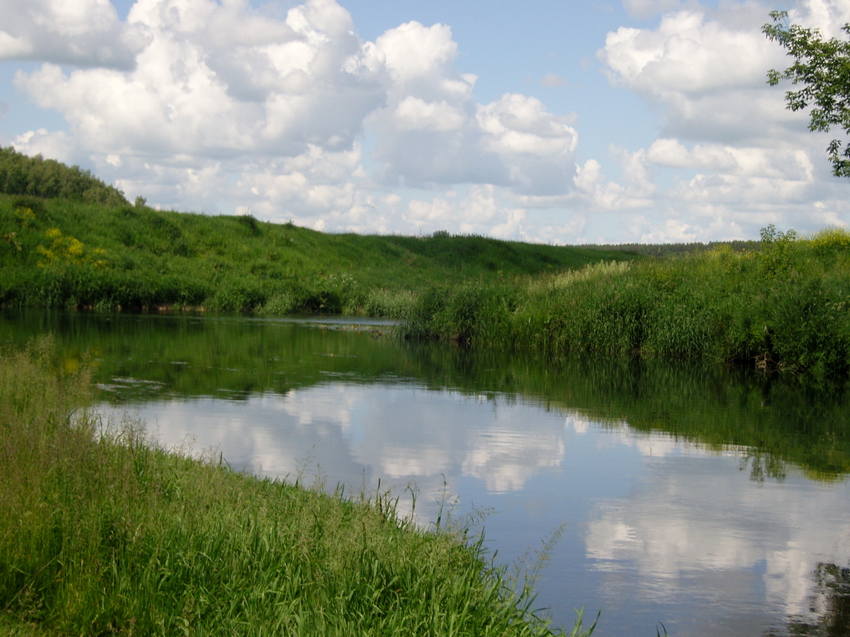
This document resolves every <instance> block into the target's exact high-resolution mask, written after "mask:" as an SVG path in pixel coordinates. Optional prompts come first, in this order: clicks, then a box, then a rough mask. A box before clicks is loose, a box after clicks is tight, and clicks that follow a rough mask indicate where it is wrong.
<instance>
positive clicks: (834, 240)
mask: <svg viewBox="0 0 850 637" xmlns="http://www.w3.org/2000/svg"><path fill="white" fill-rule="evenodd" d="M848 298H850V234H848V233H847V232H845V231H842V230H837V229H828V230H825V231H823V232H821V233H818V234H816V235H814V236H813V237H810V238H799V237H797V236H796V235H794V234H792V233H789V234H788V235H787V236H786V235H782V234H781V233H780V235H779V236H777V235H776V233H775V231H773V235H771V234H770V232H768V233H767V234H766V236H765V237H764V238H763V241H762V242H761V243H760V244H759V246H758V249H757V250H745V251H742V252H733V251H732V250H731V249H730V248H729V247H728V246H721V247H719V248H717V249H715V250H711V251H707V252H700V253H696V254H691V255H687V256H684V257H678V258H671V259H665V260H643V261H639V262H633V263H622V264H616V263H600V264H596V265H588V266H585V268H584V269H581V270H578V271H575V272H568V273H561V274H555V275H548V276H547V275H543V276H539V277H533V278H529V279H527V280H526V282H525V283H522V284H518V285H514V286H513V287H511V288H507V289H506V288H505V287H504V286H502V285H498V284H492V283H478V282H476V283H470V284H468V285H466V286H455V287H451V288H448V287H445V288H433V289H431V290H430V291H428V292H425V293H423V294H422V295H420V297H419V299H418V300H417V302H416V304H415V305H414V307H413V308H412V309H411V311H410V312H409V314H408V322H407V324H406V325H405V326H404V327H403V328H402V330H403V334H404V335H405V336H407V337H408V338H418V339H421V338H436V339H445V340H449V339H454V340H457V341H460V342H463V343H466V344H469V345H471V346H474V347H496V348H500V349H507V350H512V351H523V352H532V353H535V354H538V355H540V356H543V357H548V358H552V357H558V356H562V355H564V354H567V353H593V354H603V355H643V356H657V357H672V358H679V359H700V360H711V361H717V362H723V363H731V362H734V363H739V364H744V365H747V366H757V367H759V368H762V369H781V370H790V371H806V372H810V373H813V374H815V375H827V374H839V375H844V374H846V373H847V372H848V371H850V302H848Z"/></svg>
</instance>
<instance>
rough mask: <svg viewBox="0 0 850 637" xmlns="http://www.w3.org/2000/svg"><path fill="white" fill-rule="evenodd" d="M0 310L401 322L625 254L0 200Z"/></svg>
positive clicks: (51, 200)
mask: <svg viewBox="0 0 850 637" xmlns="http://www.w3.org/2000/svg"><path fill="white" fill-rule="evenodd" d="M0 239H2V241H0V275H2V276H0V305H4V306H42V307H67V306H78V307H79V306H85V307H89V306H92V307H99V308H103V309H105V308H115V307H121V308H130V309H139V308H143V307H155V306H182V307H203V308H205V309H209V310H219V311H259V312H266V313H274V314H279V313H287V312H293V311H300V312H345V313H350V314H357V313H366V314H371V315H383V316H398V315H399V314H400V313H403V310H404V308H406V307H408V306H409V305H410V303H411V300H412V295H413V294H414V293H415V291H417V290H420V289H423V288H426V287H429V286H431V285H434V284H437V283H440V284H444V283H460V282H467V281H490V282H497V281H505V280H514V279H515V278H516V277H525V276H529V275H535V274H539V273H543V272H561V271H565V270H571V269H576V268H581V267H583V266H585V265H587V264H590V263H597V262H600V261H610V260H614V259H617V260H629V259H632V258H635V256H636V255H634V254H633V253H629V252H625V251H618V250H601V249H598V248H597V249H593V248H578V247H563V246H548V245H540V244H527V243H519V242H508V241H499V240H496V239H489V238H485V237H480V236H449V235H447V234H445V233H437V234H436V235H435V236H426V237H405V236H362V235H355V234H325V233H321V232H316V231H313V230H308V229H306V228H300V227H297V226H294V225H292V224H274V223H268V222H262V221H258V220H257V219H255V218H253V217H250V216H215V217H213V216H206V215H201V214H189V213H178V212H168V211H158V210H154V209H152V208H149V207H147V206H144V205H135V206H131V205H129V204H126V203H125V204H123V205H104V204H99V203H90V202H85V201H78V200H76V201H75V200H72V199H60V198H39V197H34V196H22V195H0Z"/></svg>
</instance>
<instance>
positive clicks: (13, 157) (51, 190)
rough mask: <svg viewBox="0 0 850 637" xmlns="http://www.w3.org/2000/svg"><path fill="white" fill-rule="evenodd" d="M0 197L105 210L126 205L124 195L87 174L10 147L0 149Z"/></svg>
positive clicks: (72, 167)
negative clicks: (57, 201) (97, 205)
mask: <svg viewBox="0 0 850 637" xmlns="http://www.w3.org/2000/svg"><path fill="white" fill-rule="evenodd" d="M0 193H4V194H7V195H30V196H35V197H42V198H45V199H48V198H57V197H58V198H62V199H72V200H74V201H85V202H89V203H100V204H104V205H107V206H118V205H122V204H126V203H127V200H126V199H125V198H124V194H123V193H122V192H121V191H120V190H118V189H116V188H114V187H112V186H107V185H106V184H104V183H103V182H102V181H101V180H99V179H97V178H96V177H94V176H93V175H92V174H91V173H90V172H89V171H87V170H81V169H80V168H79V167H78V166H71V167H68V166H65V165H64V164H62V163H60V162H58V161H56V160H55V159H44V158H43V157H42V156H41V155H36V156H35V157H28V156H27V155H24V154H23V153H19V152H17V151H15V149H14V148H13V147H11V146H10V147H8V148H0Z"/></svg>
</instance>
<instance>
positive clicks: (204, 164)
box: [0, 0, 850, 244]
mask: <svg viewBox="0 0 850 637" xmlns="http://www.w3.org/2000/svg"><path fill="white" fill-rule="evenodd" d="M772 9H787V10H789V11H790V12H791V17H792V20H793V21H794V22H797V23H801V24H804V25H807V26H812V27H817V28H820V29H821V31H822V32H823V33H825V34H827V35H839V28H840V26H841V25H843V24H844V23H846V22H850V5H848V3H847V2H846V0H799V1H797V2H791V1H788V0H775V1H774V2H772V3H770V4H766V3H764V2H762V1H761V0H747V1H744V2H736V1H734V0H720V1H712V2H703V3H700V2H698V1H696V0H682V1H680V0H623V2H614V1H612V2H574V1H561V2H556V1H551V0H549V1H540V2H534V3H507V2H494V1H492V0H491V1H489V2H485V1H483V0H469V1H466V2H463V3H458V2H447V1H444V0H436V1H432V2H418V1H416V2H414V1H410V0H397V1H389V0H372V1H369V2H367V1H365V0H357V1H355V0H350V1H346V0H336V1H335V0H306V1H302V2H296V1H294V0H288V1H287V0H279V1H272V2H257V1H251V2H249V0H218V1H216V0H135V1H134V0H113V1H112V2H111V3H110V1H109V0H29V1H28V2H27V3H21V2H20V1H19V0H0V14H2V15H3V16H4V20H3V21H2V23H0V143H2V145H4V146H8V145H14V146H15V147H16V148H17V149H18V150H20V151H22V152H26V153H31V154H34V153H39V152H40V153H42V154H43V155H45V156H49V157H55V158H57V159H60V160H62V161H66V162H69V163H72V164H78V165H80V166H82V167H84V168H88V169H90V170H92V171H93V172H94V173H95V174H97V175H99V176H101V177H102V178H103V179H105V180H106V181H109V182H110V183H114V184H115V185H117V186H118V187H119V188H121V189H122V190H124V192H125V193H126V194H127V196H128V197H129V198H130V199H133V198H135V197H136V196H143V197H145V198H146V199H147V201H148V203H149V204H150V205H154V206H158V207H163V208H174V209H178V210H187V211H200V212H207V213H211V214H218V213H223V214H234V213H236V214H244V213H250V214H253V215H255V216H256V217H258V218H262V219H269V220H273V221H288V220H292V221H294V222H295V223H297V224H299V225H304V226H307V227H312V228H316V229H322V230H327V231H356V232H380V233H400V234H420V233H423V234H424V233H430V232H434V231H436V230H448V231H450V232H453V233H479V234H486V235H491V236H497V237H503V238H509V239H521V240H529V241H541V242H550V243H569V244H575V243H600V242H604V243H620V242H660V241H710V240H722V239H732V238H755V237H757V236H758V230H759V228H761V227H763V226H765V225H767V224H768V223H774V224H776V225H777V226H778V227H780V228H795V229H797V230H799V231H802V232H814V231H816V230H818V229H820V228H823V227H825V226H845V225H847V223H848V222H850V201H848V196H850V181H848V180H846V179H845V180H839V179H836V178H834V177H832V176H831V174H830V167H829V164H828V162H827V160H826V153H825V149H826V146H827V144H828V143H829V139H830V138H831V137H830V136H825V135H815V134H813V133H810V132H808V131H807V130H806V124H807V116H806V114H805V113H797V114H792V113H789V112H788V111H787V110H786V109H785V108H784V101H783V93H784V91H783V89H782V88H771V87H768V86H767V85H766V84H765V81H764V78H765V74H766V72H767V70H769V69H770V68H777V67H779V68H783V67H784V66H785V65H787V60H788V58H786V57H785V56H784V54H783V51H782V49H781V48H779V47H778V46H777V45H775V44H772V43H770V42H768V41H767V40H766V39H765V37H764V36H763V35H762V34H761V32H760V27H761V25H762V24H764V23H765V22H767V21H768V20H769V17H768V13H769V11H771V10H772Z"/></svg>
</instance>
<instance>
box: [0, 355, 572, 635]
mask: <svg viewBox="0 0 850 637" xmlns="http://www.w3.org/2000/svg"><path fill="white" fill-rule="evenodd" d="M53 358H54V350H53V348H52V345H51V342H50V340H49V338H45V339H42V340H40V341H39V342H37V343H35V344H34V345H32V346H31V347H30V348H29V349H26V350H17V351H13V352H12V351H6V352H4V353H3V355H2V357H0V428H2V444H0V487H2V488H0V634H11V635H33V636H40V635H178V634H180V635H235V634H239V635H346V636H349V635H387V636H389V635H494V636H496V635H499V636H501V635H550V634H553V633H552V629H551V627H550V626H549V623H548V621H547V620H546V619H544V618H541V617H540V616H538V615H537V614H535V612H533V611H532V608H533V601H534V597H533V592H532V588H531V582H527V581H525V579H524V578H523V577H521V576H519V575H517V576H512V575H510V574H509V573H508V572H507V571H506V570H505V569H504V568H503V567H499V566H497V565H496V564H495V563H494V562H493V561H492V559H491V558H490V557H488V556H487V554H486V553H485V550H484V549H483V545H482V543H483V538H482V537H481V536H480V535H475V534H472V533H470V532H469V530H468V529H464V528H463V527H461V526H455V525H446V524H445V520H443V523H442V524H440V522H439V521H438V524H437V526H436V528H434V527H432V528H430V529H423V528H421V527H420V526H418V525H416V524H415V523H414V522H413V521H411V520H410V519H408V518H402V517H400V516H399V515H397V513H396V510H395V507H394V500H393V498H392V497H391V496H390V495H389V494H384V493H376V494H374V495H372V496H370V497H366V496H364V495H363V494H358V495H355V497H353V498H351V497H343V495H344V494H343V493H342V491H341V490H337V492H336V493H334V494H327V493H322V492H321V491H319V490H317V489H305V488H301V487H299V486H298V485H297V484H288V483H282V482H276V481H270V480H262V479H259V478H255V477H252V476H249V475H245V474H241V473H238V472H235V471H232V470H230V469H229V468H228V467H227V466H226V465H225V464H223V463H222V462H220V461H219V460H218V459H217V458H215V457H212V458H206V459H203V460H198V459H191V458H189V457H187V456H186V455H181V454H179V453H166V452H165V451H163V450H162V449H160V448H158V447H157V446H156V445H155V444H153V443H152V442H151V441H150V440H148V439H146V438H145V437H144V435H143V433H142V430H141V428H140V427H139V425H138V424H133V423H124V424H122V425H120V426H113V427H105V426H104V425H103V423H102V422H101V421H100V420H99V419H98V418H97V415H96V414H95V413H93V412H92V411H90V410H89V409H87V408H86V404H87V396H88V392H89V389H90V380H89V376H88V374H87V372H86V370H85V369H84V368H81V369H80V370H78V371H77V372H75V373H73V374H67V373H64V372H60V371H59V370H58V366H57V365H56V362H55V361H54V360H53ZM557 634H560V633H557ZM573 634H575V635H578V634H586V633H584V632H582V630H581V628H580V626H578V627H576V629H575V630H574V632H573Z"/></svg>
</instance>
